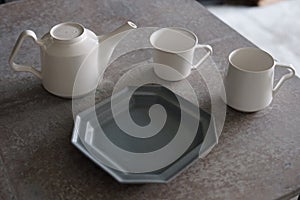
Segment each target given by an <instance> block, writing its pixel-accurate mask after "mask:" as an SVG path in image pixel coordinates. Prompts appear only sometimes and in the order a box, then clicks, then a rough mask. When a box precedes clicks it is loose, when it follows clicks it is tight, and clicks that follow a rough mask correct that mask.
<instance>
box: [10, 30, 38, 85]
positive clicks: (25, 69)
mask: <svg viewBox="0 0 300 200" xmlns="http://www.w3.org/2000/svg"><path fill="white" fill-rule="evenodd" d="M26 37H31V38H32V39H33V40H34V42H35V43H36V44H38V45H39V46H41V45H42V42H41V41H40V40H38V39H37V37H36V34H35V33H34V32H33V31H31V30H25V31H23V32H22V33H21V35H20V36H19V38H18V40H17V42H16V44H15V46H14V48H13V50H12V52H11V54H10V56H9V65H10V66H11V67H12V68H13V69H14V70H15V71H18V72H22V71H23V72H31V73H33V74H34V75H35V76H37V77H38V78H40V79H42V73H41V72H40V71H38V70H37V69H35V68H34V67H33V66H26V65H21V64H17V63H15V62H14V58H15V57H16V55H17V53H18V51H19V49H20V47H21V45H22V43H23V41H24V39H25V38H26Z"/></svg>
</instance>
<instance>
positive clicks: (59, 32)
mask: <svg viewBox="0 0 300 200" xmlns="http://www.w3.org/2000/svg"><path fill="white" fill-rule="evenodd" d="M84 32H85V29H84V27H83V26H82V25H81V24H79V23H75V22H65V23H61V24H57V25H56V26H54V27H53V28H52V29H51V30H50V35H51V36H52V37H53V38H54V39H56V40H58V41H64V42H75V41H79V40H81V39H82V37H83V35H84Z"/></svg>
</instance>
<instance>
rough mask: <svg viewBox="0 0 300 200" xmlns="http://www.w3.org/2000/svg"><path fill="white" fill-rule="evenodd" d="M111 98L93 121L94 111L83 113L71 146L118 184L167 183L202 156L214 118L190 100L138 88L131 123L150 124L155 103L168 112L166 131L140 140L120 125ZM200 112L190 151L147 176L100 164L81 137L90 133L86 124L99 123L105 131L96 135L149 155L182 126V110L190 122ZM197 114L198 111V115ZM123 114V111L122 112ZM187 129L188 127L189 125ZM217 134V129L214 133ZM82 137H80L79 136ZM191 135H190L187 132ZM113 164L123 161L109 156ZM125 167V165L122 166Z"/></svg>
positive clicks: (147, 87)
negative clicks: (116, 119)
mask: <svg viewBox="0 0 300 200" xmlns="http://www.w3.org/2000/svg"><path fill="white" fill-rule="evenodd" d="M134 90H135V88H133V87H132V88H131V87H127V88H125V89H123V90H122V91H120V92H119V93H118V94H117V95H114V98H120V99H122V98H124V97H125V96H126V94H128V93H130V92H132V91H134ZM179 99H180V101H181V102H182V101H183V102H184V104H182V105H184V108H182V109H180V106H179V101H178V100H179ZM110 100H111V99H107V100H104V101H102V102H100V103H99V104H97V105H96V106H95V110H96V117H97V119H95V117H94V118H93V116H95V115H93V114H92V111H93V110H92V109H88V110H86V111H84V112H82V113H80V114H79V115H78V116H77V118H76V121H75V127H74V132H73V137H72V143H73V144H74V145H75V146H76V147H77V148H78V149H79V150H81V151H82V152H83V153H84V154H85V155H86V156H88V157H89V158H90V159H91V160H93V161H94V162H95V163H96V164H98V165H99V166H100V167H102V168H103V169H104V170H105V171H107V172H108V173H109V174H111V175H112V176H113V177H114V178H116V179H117V180H118V181H119V182H122V183H151V182H152V183H154V182H155V183H165V182H168V181H170V180H171V179H172V178H174V177H175V176H176V175H178V174H179V173H180V172H182V171H183V170H184V169H185V168H186V167H188V166H189V165H190V164H192V163H193V161H195V160H197V159H198V157H199V150H200V148H201V145H202V142H203V139H204V137H205V135H206V133H207V130H208V127H209V124H210V120H213V118H211V116H210V115H209V114H208V113H206V112H205V111H203V110H201V109H199V108H198V107H197V106H195V105H194V104H192V103H190V102H188V101H187V100H185V99H183V98H181V97H178V96H177V95H175V94H174V93H173V92H172V91H170V90H169V89H167V88H165V87H162V86H158V85H145V86H142V87H139V88H138V89H136V90H135V91H134V93H133V95H132V97H131V98H130V101H129V102H130V103H129V112H130V115H131V118H132V120H133V121H134V122H135V123H136V124H137V125H140V126H146V125H147V124H149V122H150V118H149V115H148V112H149V108H150V107H151V106H152V105H154V104H160V105H162V106H163V107H164V108H165V110H166V112H167V119H166V123H165V125H164V126H163V128H162V129H161V130H160V131H159V132H158V133H157V134H156V135H154V136H152V137H148V138H137V137H133V136H131V135H128V134H126V133H125V132H123V131H122V130H121V129H119V127H118V126H117V124H116V122H115V120H114V118H113V116H112V110H111V104H110V103H111V101H110ZM196 109H197V110H199V112H200V120H199V118H196V119H197V121H198V122H199V125H198V130H197V133H196V137H194V139H193V141H192V143H191V145H190V146H189V147H188V149H187V150H186V151H185V152H184V153H183V154H182V155H181V156H180V157H179V158H178V159H177V160H175V161H174V162H172V163H171V164H169V165H167V166H166V167H164V168H161V169H159V170H154V171H151V172H145V173H128V172H123V171H119V170H116V169H113V168H112V167H108V166H107V165H105V164H104V162H102V161H101V158H100V159H99V157H95V154H93V153H91V152H90V151H89V150H88V149H87V148H86V147H87V146H86V145H87V144H85V142H84V141H82V138H85V137H86V135H85V134H87V132H88V131H87V129H88V126H87V124H92V126H94V127H95V125H93V124H95V123H96V122H97V123H99V125H100V126H101V128H102V130H103V131H100V130H97V129H96V128H95V129H93V131H94V132H95V134H98V133H99V134H100V132H102V133H103V134H105V136H106V137H107V138H108V139H109V140H110V141H111V142H112V143H113V144H114V145H116V146H118V147H119V148H121V149H124V150H126V151H129V152H134V153H147V152H152V151H156V150H158V149H160V148H162V147H163V146H164V145H166V144H168V143H169V142H170V141H171V140H172V139H173V138H174V137H175V134H176V132H177V129H178V127H179V124H180V122H181V121H180V119H181V115H182V111H183V112H186V113H184V114H186V115H187V116H188V117H190V119H191V120H195V117H194V115H193V113H195V111H196ZM196 113H197V112H196ZM120 115H122V112H120ZM187 126H188V124H187ZM213 131H214V130H213ZM80 135H81V136H80ZM187 135H188V133H187ZM110 159H111V160H113V161H114V162H116V163H118V162H122V160H117V159H116V160H115V159H114V158H113V157H110ZM119 164H122V163H119Z"/></svg>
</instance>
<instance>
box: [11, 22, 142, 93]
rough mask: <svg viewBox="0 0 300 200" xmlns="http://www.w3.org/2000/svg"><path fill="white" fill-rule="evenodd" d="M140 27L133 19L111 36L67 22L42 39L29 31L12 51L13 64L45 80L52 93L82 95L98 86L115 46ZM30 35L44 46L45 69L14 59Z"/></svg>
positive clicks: (20, 38) (25, 32) (22, 34)
mask: <svg viewBox="0 0 300 200" xmlns="http://www.w3.org/2000/svg"><path fill="white" fill-rule="evenodd" d="M136 27H137V26H136V25H135V24H134V23H132V22H130V21H129V22H127V23H126V24H124V25H122V26H121V27H119V28H118V29H116V30H115V31H113V32H111V33H109V34H108V35H102V36H96V35H95V33H93V32H92V31H90V30H89V29H86V28H84V27H83V26H82V25H81V24H78V23H74V22H65V23H61V24H58V25H56V26H54V27H52V28H51V30H50V32H49V33H47V34H45V35H44V36H43V37H42V38H41V39H37V36H36V34H35V33H34V32H33V31H31V30H25V31H23V32H22V33H21V35H20V36H19V38H18V40H17V42H16V44H15V46H14V48H13V50H12V52H11V55H10V58H9V64H10V66H11V67H12V68H13V69H14V70H15V71H25V72H31V73H33V74H34V75H36V76H37V77H38V78H40V79H42V82H43V86H44V88H45V89H46V90H47V91H49V92H50V93H52V94H55V95H57V96H61V97H67V98H72V97H80V96H83V95H85V94H87V93H89V92H91V91H93V90H94V89H95V88H96V87H97V85H98V82H99V81H100V79H101V78H102V76H103V72H104V70H105V68H106V65H107V64H108V62H109V59H110V57H111V55H112V52H113V50H114V48H115V47H116V45H117V44H118V42H119V41H120V40H121V39H122V38H123V37H124V36H126V35H127V33H128V30H130V29H133V28H136ZM26 37H31V38H32V39H33V40H34V41H35V43H36V44H38V45H39V46H40V48H41V65H42V67H41V71H38V70H37V69H35V68H34V67H33V66H26V65H21V64H17V63H15V62H14V58H15V56H16V55H17V52H18V50H19V49H20V47H21V44H22V42H23V40H24V39H25V38H26ZM74 85H76V87H74Z"/></svg>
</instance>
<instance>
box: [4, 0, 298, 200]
mask: <svg viewBox="0 0 300 200" xmlns="http://www.w3.org/2000/svg"><path fill="white" fill-rule="evenodd" d="M127 19H132V20H134V21H135V22H136V23H137V24H138V25H139V26H144V27H146V26H160V27H165V26H181V27H186V28H188V29H190V30H192V31H194V32H195V33H196V34H197V35H198V36H199V40H200V42H201V43H208V44H210V45H212V46H213V48H214V56H213V57H212V58H213V60H214V62H215V63H216V64H217V66H218V68H219V70H220V72H224V70H225V69H226V66H227V59H226V57H227V56H228V54H229V53H230V52H231V51H232V50H233V49H236V48H239V47H244V46H253V44H251V43H250V42H249V41H248V40H246V39H245V38H243V37H242V36H241V35H239V34H238V33H236V32H235V31H234V30H232V29H231V28H230V27H228V26H227V25H225V24H224V23H223V22H221V21H220V20H218V19H217V18H216V17H214V16H213V15H212V14H210V13H209V12H208V11H207V10H206V9H205V8H204V7H202V6H201V5H200V4H199V3H198V2H196V1H192V0H185V1H182V0H161V1H159V0H153V1H147V0H140V1H129V0H128V1H121V0H114V1H80V0H75V1H74V0H64V1H59V0H54V1H42V0H31V1H30V0H24V1H17V2H13V3H8V4H4V5H1V6H0V111H1V112H0V199H139V200H140V199H277V198H283V199H288V198H290V197H293V196H296V195H297V194H299V193H300V156H299V155H300V145H299V143H300V117H299V116H300V106H299V103H300V80H299V79H297V78H293V79H292V80H290V81H288V82H287V83H286V84H285V85H284V86H283V87H282V89H281V91H280V92H279V93H278V95H277V96H276V98H275V100H274V102H273V103H272V105H271V106H270V107H269V108H267V109H265V110H264V111H261V112H258V113H252V114H243V113H239V112H236V111H234V110H232V109H230V108H228V110H227V116H226V122H225V125H224V129H223V132H222V135H221V137H220V139H219V144H218V145H217V146H216V147H215V148H214V149H213V150H212V152H211V153H210V154H209V155H208V156H207V157H205V158H204V159H203V160H199V161H197V162H196V163H195V164H194V165H192V166H191V167H190V168H189V169H187V170H186V171H185V172H184V173H183V174H181V175H180V176H178V177H177V178H176V179H175V180H173V181H172V182H170V183H168V184H145V185H122V184H119V183H117V182H116V181H115V180H114V179H113V178H111V177H110V176H109V175H108V174H107V173H105V172H104V171H103V170H101V169H100V168H99V167H97V166H96V165H95V164H94V163H93V162H91V161H90V160H89V159H87V158H86V157H85V156H84V155H83V154H81V153H80V152H79V151H78V150H77V149H76V148H75V147H74V146H72V145H71V143H70V139H71V134H72V128H73V117H72V107H71V101H70V100H67V99H61V98H58V97H55V96H53V95H51V94H49V93H47V92H46V91H45V90H44V89H43V88H42V86H41V83H40V81H39V80H37V79H36V78H35V77H33V76H32V75H31V74H28V73H16V72H13V71H12V69H10V68H9V66H8V63H7V61H8V56H9V53H10V51H11V49H12V47H13V45H14V43H15V41H16V39H17V37H18V35H19V34H20V32H21V31H23V30H25V29H32V30H34V31H36V33H37V35H39V36H42V35H43V34H45V33H46V32H48V31H49V29H50V27H52V26H53V25H55V24H57V23H60V22H64V21H76V22H79V23H81V24H84V25H85V26H86V27H88V28H90V29H91V30H93V31H95V32H96V33H97V34H101V33H106V32H109V31H111V30H113V29H114V28H116V27H118V26H119V25H121V24H122V23H124V22H125V21H126V20H127ZM237 20H238V19H237ZM18 59H19V61H20V62H23V63H32V64H34V65H39V49H38V48H37V47H35V46H34V45H33V43H32V41H30V40H28V41H26V42H25V44H24V46H23V47H22V51H21V52H20V55H19V58H18ZM122 73H124V70H123V71H122V70H119V71H118V70H112V69H111V70H108V71H107V72H106V73H105V77H106V80H110V79H111V80H112V81H111V82H113V80H115V79H116V78H118V77H119V76H121V74H122ZM282 73H284V72H283V71H279V72H278V73H277V74H276V79H278V77H279V75H281V74H282ZM105 83H109V82H105ZM105 83H104V84H102V85H101V86H99V87H101V92H100V93H99V96H98V97H97V101H101V100H102V99H103V98H105V97H108V96H109V95H110V93H111V90H112V87H113V86H112V85H111V84H105ZM192 84H193V85H194V86H195V87H197V84H199V83H197V80H194V81H193V82H192ZM199 94H200V93H199ZM199 96H201V97H200V98H205V96H204V97H203V96H202V95H199ZM199 101H200V102H202V101H201V99H199ZM200 105H201V104H200Z"/></svg>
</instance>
